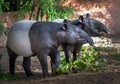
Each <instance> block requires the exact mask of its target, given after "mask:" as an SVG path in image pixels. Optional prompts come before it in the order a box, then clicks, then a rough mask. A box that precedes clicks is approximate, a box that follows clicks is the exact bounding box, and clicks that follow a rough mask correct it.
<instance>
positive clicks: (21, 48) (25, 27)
mask: <svg viewBox="0 0 120 84" xmlns="http://www.w3.org/2000/svg"><path fill="white" fill-rule="evenodd" d="M33 23H35V21H30V20H23V21H19V22H17V23H15V24H14V25H13V26H12V28H11V30H10V31H9V32H8V39H7V46H8V47H9V48H10V49H12V50H13V51H14V52H15V53H16V54H18V55H22V56H30V55H32V54H33V53H32V51H31V44H30V40H29V36H28V33H29V30H30V28H31V26H32V24H33Z"/></svg>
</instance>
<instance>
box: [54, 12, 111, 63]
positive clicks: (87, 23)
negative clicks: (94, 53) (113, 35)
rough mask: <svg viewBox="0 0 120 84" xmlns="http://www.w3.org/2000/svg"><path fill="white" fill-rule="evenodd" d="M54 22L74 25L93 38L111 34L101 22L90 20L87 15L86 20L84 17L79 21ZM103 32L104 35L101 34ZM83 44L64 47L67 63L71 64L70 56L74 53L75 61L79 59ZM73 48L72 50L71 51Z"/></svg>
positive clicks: (58, 20) (63, 20)
mask: <svg viewBox="0 0 120 84" xmlns="http://www.w3.org/2000/svg"><path fill="white" fill-rule="evenodd" d="M53 22H58V23H63V22H65V23H71V24H73V25H76V26H78V27H79V28H81V29H82V30H84V31H85V32H86V33H88V35H90V36H92V37H100V36H103V32H104V33H106V34H110V31H109V29H108V28H107V27H106V26H105V25H104V24H103V23H102V22H100V21H98V20H96V19H94V18H90V14H89V13H87V14H86V17H85V18H84V17H83V16H82V15H80V16H79V18H78V19H77V20H72V21H71V20H67V19H56V20H53ZM101 32H102V33H101ZM82 45H83V44H81V43H77V44H74V45H72V46H71V45H67V46H66V45H64V44H63V45H62V47H63V50H64V51H65V56H66V61H67V62H68V63H69V62H70V59H69V57H70V55H71V54H72V53H73V60H76V59H77V55H76V53H77V52H80V50H81V48H82ZM71 48H72V49H71Z"/></svg>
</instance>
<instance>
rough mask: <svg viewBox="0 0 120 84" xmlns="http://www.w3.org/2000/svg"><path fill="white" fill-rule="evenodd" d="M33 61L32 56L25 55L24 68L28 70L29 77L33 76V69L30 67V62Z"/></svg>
mask: <svg viewBox="0 0 120 84" xmlns="http://www.w3.org/2000/svg"><path fill="white" fill-rule="evenodd" d="M30 62H31V58H30V57H24V58H23V68H24V70H25V72H26V75H27V77H30V76H33V74H32V72H31V69H30V64H31V63H30Z"/></svg>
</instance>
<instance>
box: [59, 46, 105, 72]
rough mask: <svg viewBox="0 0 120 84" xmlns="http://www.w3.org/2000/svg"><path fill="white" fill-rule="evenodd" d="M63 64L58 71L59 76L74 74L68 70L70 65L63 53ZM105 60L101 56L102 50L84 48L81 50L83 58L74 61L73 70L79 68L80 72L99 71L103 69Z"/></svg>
mask: <svg viewBox="0 0 120 84" xmlns="http://www.w3.org/2000/svg"><path fill="white" fill-rule="evenodd" d="M61 56H62V59H61V63H60V65H59V68H58V70H57V73H58V74H68V73H72V72H70V71H72V70H70V71H69V70H68V64H67V63H66V61H65V56H64V55H63V52H61ZM104 63H105V60H104V59H103V58H102V57H101V56H100V49H99V48H96V47H88V46H84V47H83V48H82V50H81V57H80V58H78V59H77V60H76V61H74V62H73V63H72V65H71V67H72V68H71V69H73V68H77V70H79V71H99V70H101V69H102V68H103V66H104Z"/></svg>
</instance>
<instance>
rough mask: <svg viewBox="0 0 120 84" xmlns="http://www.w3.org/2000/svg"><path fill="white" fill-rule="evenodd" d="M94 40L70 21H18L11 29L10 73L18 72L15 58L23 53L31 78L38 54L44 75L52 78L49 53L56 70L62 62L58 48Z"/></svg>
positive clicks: (24, 64)
mask: <svg viewBox="0 0 120 84" xmlns="http://www.w3.org/2000/svg"><path fill="white" fill-rule="evenodd" d="M63 43H66V44H71V45H72V44H76V43H82V44H84V43H90V44H91V45H92V44H93V40H92V39H91V37H90V36H89V35H88V34H87V33H86V32H84V31H83V30H81V29H80V28H79V27H77V26H75V25H72V24H70V23H55V22H36V21H31V20H22V21H18V22H16V23H15V24H14V25H13V26H12V27H11V29H10V31H9V32H8V38H7V43H6V46H7V51H8V55H9V67H10V73H11V74H15V71H14V69H15V60H16V58H17V56H23V57H24V59H23V68H24V70H25V72H26V75H27V76H28V77H30V76H32V72H31V70H30V57H31V56H37V58H38V59H39V61H40V64H41V67H42V74H43V77H48V76H49V73H48V65H47V56H50V58H51V61H52V64H53V66H52V69H53V70H56V68H57V67H58V65H59V62H60V54H59V50H58V47H59V46H60V45H61V44H63Z"/></svg>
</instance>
